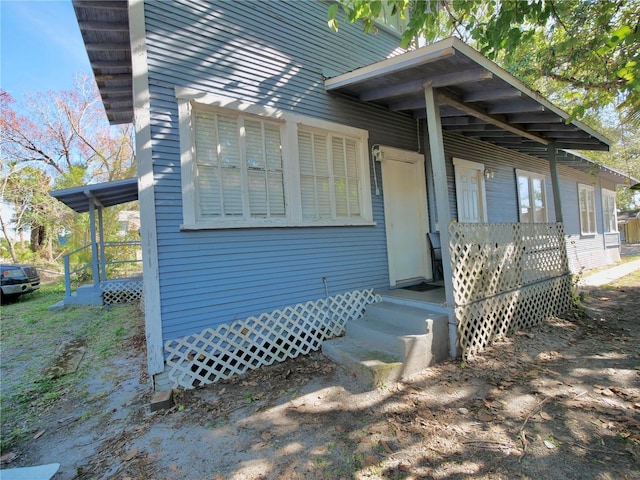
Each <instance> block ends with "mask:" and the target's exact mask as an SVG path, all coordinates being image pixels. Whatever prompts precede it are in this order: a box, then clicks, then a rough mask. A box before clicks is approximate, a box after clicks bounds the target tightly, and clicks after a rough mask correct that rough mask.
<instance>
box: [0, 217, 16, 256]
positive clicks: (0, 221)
mask: <svg viewBox="0 0 640 480" xmlns="http://www.w3.org/2000/svg"><path fill="white" fill-rule="evenodd" d="M0 225H2V233H3V234H4V238H5V240H6V241H7V245H8V246H9V255H11V260H12V261H13V263H18V257H17V256H16V249H15V246H14V243H15V242H14V241H13V240H11V236H10V235H9V229H8V228H7V224H6V223H4V219H3V218H2V216H0Z"/></svg>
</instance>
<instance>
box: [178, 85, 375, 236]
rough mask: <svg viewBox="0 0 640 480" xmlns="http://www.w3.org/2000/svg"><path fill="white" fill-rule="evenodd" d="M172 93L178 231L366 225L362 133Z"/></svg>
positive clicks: (180, 91) (366, 172) (368, 222)
mask: <svg viewBox="0 0 640 480" xmlns="http://www.w3.org/2000/svg"><path fill="white" fill-rule="evenodd" d="M176 96H177V98H178V111H179V117H180V148H181V177H182V195H183V217H184V224H183V225H182V228H183V229H187V230H189V229H206V228H243V227H249V228H253V227H261V226H264V227H268V226H285V227H288V226H325V225H326V226H333V225H372V224H373V221H372V209H371V192H370V180H369V165H368V161H369V156H368V147H367V144H368V133H367V132H366V131H364V130H361V129H356V128H352V127H347V126H343V125H338V124H334V123H332V122H326V121H323V120H318V119H313V118H307V117H300V116H296V115H293V114H288V113H283V112H280V111H278V110H274V109H269V108H267V107H259V106H254V105H247V104H242V103H240V102H237V101H231V100H228V99H220V97H215V96H213V95H206V94H202V93H201V92H197V93H195V92H194V91H192V90H188V89H177V91H176ZM195 98H197V102H196V101H194V99H195Z"/></svg>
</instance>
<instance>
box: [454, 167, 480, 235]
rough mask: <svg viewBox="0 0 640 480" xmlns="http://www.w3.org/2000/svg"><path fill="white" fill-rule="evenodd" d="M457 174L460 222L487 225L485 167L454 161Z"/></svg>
mask: <svg viewBox="0 0 640 480" xmlns="http://www.w3.org/2000/svg"><path fill="white" fill-rule="evenodd" d="M453 165H454V169H455V172H456V200H457V205H458V222H460V223H485V222H486V221H487V208H486V200H485V192H484V165H482V164H480V163H475V162H469V161H467V160H460V159H459V158H454V159H453Z"/></svg>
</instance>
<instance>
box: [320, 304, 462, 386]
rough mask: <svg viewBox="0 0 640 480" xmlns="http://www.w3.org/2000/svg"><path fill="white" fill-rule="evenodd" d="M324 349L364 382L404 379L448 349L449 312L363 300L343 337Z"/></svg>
mask: <svg viewBox="0 0 640 480" xmlns="http://www.w3.org/2000/svg"><path fill="white" fill-rule="evenodd" d="M322 352H323V353H324V354H325V355H326V356H327V357H329V358H330V359H332V360H333V361H334V362H336V363H338V364H339V365H342V366H343V367H344V368H346V369H347V370H348V371H351V372H353V373H354V374H355V375H356V377H357V378H358V379H359V380H360V381H361V382H363V383H365V384H368V385H381V384H384V383H385V382H395V381H400V380H405V379H407V378H409V377H411V376H412V375H413V374H415V373H417V372H419V371H421V370H424V369H425V368H427V367H429V366H431V365H433V364H435V363H438V362H441V361H443V360H445V359H446V358H447V357H448V354H449V337H448V318H447V315H446V314H443V313H441V312H433V311H430V310H428V309H426V308H419V307H416V306H407V305H401V304H396V303H391V302H387V301H383V302H379V303H372V304H370V305H367V308H366V311H365V314H364V316H363V317H362V318H359V319H357V320H353V321H351V322H349V323H347V326H346V331H345V335H344V337H341V338H336V339H333V340H329V341H326V342H324V343H323V344H322Z"/></svg>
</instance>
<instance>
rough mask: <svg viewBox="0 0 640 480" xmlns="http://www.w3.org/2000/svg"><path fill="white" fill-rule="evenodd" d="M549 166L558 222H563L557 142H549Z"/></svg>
mask: <svg viewBox="0 0 640 480" xmlns="http://www.w3.org/2000/svg"><path fill="white" fill-rule="evenodd" d="M548 154H549V167H550V169H551V185H552V187H553V206H554V207H555V211H556V222H557V223H562V202H561V201H560V180H559V179H558V162H557V161H556V144H555V143H554V142H551V143H550V144H549V152H548Z"/></svg>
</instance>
